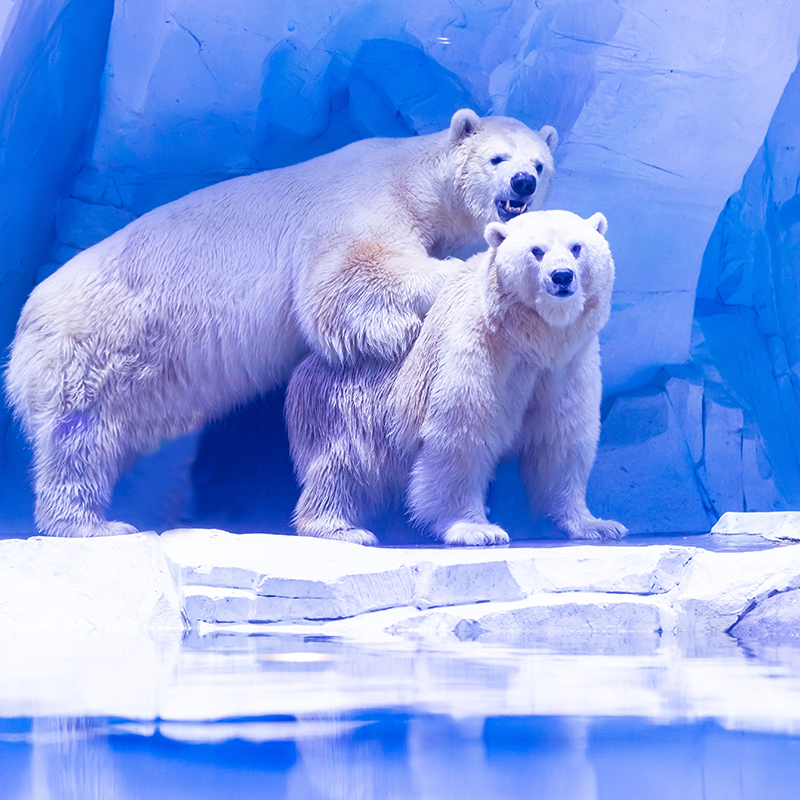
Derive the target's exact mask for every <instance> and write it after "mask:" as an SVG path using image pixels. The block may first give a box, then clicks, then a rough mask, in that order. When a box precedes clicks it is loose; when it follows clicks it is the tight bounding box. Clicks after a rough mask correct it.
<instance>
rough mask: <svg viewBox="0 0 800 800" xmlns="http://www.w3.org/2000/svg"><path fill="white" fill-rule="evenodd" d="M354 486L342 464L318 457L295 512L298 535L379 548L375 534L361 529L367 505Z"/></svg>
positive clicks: (307, 478) (304, 479) (311, 466)
mask: <svg viewBox="0 0 800 800" xmlns="http://www.w3.org/2000/svg"><path fill="white" fill-rule="evenodd" d="M354 484H355V481H354V480H353V476H352V475H351V474H350V471H349V470H347V469H346V468H345V467H344V466H343V465H341V464H338V463H337V462H336V460H335V459H334V458H330V457H327V456H324V455H322V456H318V457H317V458H316V459H315V460H314V461H313V462H312V463H311V465H310V466H309V468H308V470H307V471H306V473H305V476H304V478H303V490H302V492H301V493H300V499H299V501H298V503H297V507H296V508H295V511H294V516H293V522H294V526H295V530H296V531H297V535H298V536H316V537H318V538H320V539H337V540H339V541H342V542H351V543H352V544H363V545H376V544H377V543H378V539H377V537H376V536H375V534H374V533H372V532H371V531H368V530H366V529H365V528H362V527H360V524H359V523H360V519H361V517H362V514H363V507H364V504H363V502H361V498H360V497H359V495H360V494H361V492H360V491H359V488H358V487H356V486H355V485H354Z"/></svg>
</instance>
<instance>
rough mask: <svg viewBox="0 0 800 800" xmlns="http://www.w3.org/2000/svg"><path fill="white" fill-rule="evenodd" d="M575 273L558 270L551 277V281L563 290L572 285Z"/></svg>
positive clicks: (567, 270) (569, 270)
mask: <svg viewBox="0 0 800 800" xmlns="http://www.w3.org/2000/svg"><path fill="white" fill-rule="evenodd" d="M574 277H575V273H574V272H573V271H572V270H571V269H557V270H555V272H553V273H552V274H551V275H550V280H551V281H553V283H554V284H555V285H556V286H560V287H561V288H562V289H563V288H566V287H567V286H569V285H570V284H571V283H572V279H573V278H574Z"/></svg>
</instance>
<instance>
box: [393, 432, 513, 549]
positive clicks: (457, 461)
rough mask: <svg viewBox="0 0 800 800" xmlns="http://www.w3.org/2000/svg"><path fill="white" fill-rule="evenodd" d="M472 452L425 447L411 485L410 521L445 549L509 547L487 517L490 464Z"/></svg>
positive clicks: (452, 445) (451, 445) (428, 444)
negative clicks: (429, 530) (449, 546)
mask: <svg viewBox="0 0 800 800" xmlns="http://www.w3.org/2000/svg"><path fill="white" fill-rule="evenodd" d="M437 445H438V446H437ZM443 445H444V446H443ZM470 450H473V448H469V447H458V446H457V442H456V441H454V440H450V442H444V441H440V442H438V443H432V442H430V441H426V442H425V444H424V445H423V447H422V450H421V451H420V453H419V455H418V456H417V459H416V460H415V462H414V466H413V468H412V471H411V477H410V481H409V488H408V505H409V508H410V510H411V513H412V516H413V518H414V520H415V521H417V522H419V523H422V524H425V525H428V526H429V527H430V529H431V531H432V532H433V533H434V534H435V535H436V536H437V537H438V538H439V539H441V540H442V542H444V543H445V544H447V545H473V546H482V545H495V544H507V543H508V541H509V538H508V534H507V533H506V532H505V531H504V530H503V529H502V528H501V527H499V526H498V525H493V524H492V523H491V522H489V520H488V519H487V518H486V505H485V501H486V491H487V488H488V486H489V479H490V477H491V473H492V468H493V463H490V459H489V458H488V457H487V456H488V454H487V453H486V452H481V451H480V450H478V449H475V450H473V452H470Z"/></svg>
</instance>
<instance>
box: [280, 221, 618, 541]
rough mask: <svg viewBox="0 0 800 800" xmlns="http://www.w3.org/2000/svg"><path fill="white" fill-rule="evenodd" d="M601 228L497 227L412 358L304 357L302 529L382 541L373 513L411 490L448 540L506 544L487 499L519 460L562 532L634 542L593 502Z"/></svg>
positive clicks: (290, 417)
mask: <svg viewBox="0 0 800 800" xmlns="http://www.w3.org/2000/svg"><path fill="white" fill-rule="evenodd" d="M606 227H607V224H606V219H605V217H604V216H603V215H602V214H599V213H598V214H595V215H594V216H592V217H590V218H589V219H588V220H584V219H582V218H581V217H579V216H577V215H575V214H572V213H570V212H567V211H538V212H532V213H529V214H524V215H522V216H519V217H517V218H515V219H512V220H510V221H509V222H507V223H506V224H503V223H500V222H493V223H490V224H489V225H488V226H487V227H486V231H485V237H486V241H487V242H488V244H489V250H488V251H486V252H484V253H481V254H478V255H477V256H474V257H473V258H472V259H470V260H469V261H468V262H466V263H465V264H464V265H463V267H462V268H461V269H460V270H458V271H457V272H456V273H455V274H454V275H453V276H451V278H450V279H449V280H448V282H447V283H446V284H445V286H444V288H443V289H442V291H441V293H440V294H439V296H438V297H437V299H436V301H435V302H434V304H433V306H432V308H431V310H430V312H429V314H428V316H427V318H426V319H425V322H424V324H423V326H422V331H421V333H420V336H419V338H418V339H417V341H416V342H415V344H414V346H413V347H412V349H411V351H410V352H409V354H408V356H407V357H406V358H405V359H403V360H402V361H398V362H395V363H394V364H393V365H391V364H386V363H385V362H384V363H378V362H376V361H375V360H372V359H364V360H362V361H361V362H359V363H357V364H355V365H354V364H350V365H348V366H346V367H343V366H338V365H335V364H331V363H329V362H326V361H325V360H324V359H322V358H320V357H319V356H317V355H311V356H309V357H308V358H307V359H305V361H303V363H302V364H301V365H300V366H299V367H298V369H297V370H296V371H295V373H294V375H293V377H292V379H291V381H290V383H289V390H288V394H287V401H286V411H287V425H288V429H289V437H290V442H291V447H292V457H293V459H294V462H295V466H296V469H297V472H298V476H299V478H300V481H301V483H302V486H303V490H302V494H301V497H300V501H299V503H298V505H297V509H296V510H295V525H296V528H297V532H298V533H299V534H301V535H307V536H320V537H326V538H332V539H343V540H345V541H350V542H359V543H362V544H374V543H375V542H376V538H375V536H374V535H373V534H372V533H371V532H369V531H368V530H365V529H364V528H363V527H362V526H363V525H364V522H365V519H366V516H367V515H368V514H369V513H370V512H371V511H373V510H374V509H376V508H377V507H378V506H379V505H380V504H381V503H383V502H384V501H385V500H386V499H387V498H388V497H389V496H390V495H391V494H395V495H396V494H399V493H402V492H405V494H406V501H407V505H408V508H409V510H410V512H411V516H412V518H413V519H414V520H415V522H417V523H419V524H422V525H425V526H427V527H428V528H429V529H430V530H431V531H432V532H433V533H434V534H435V535H436V536H438V537H439V538H440V539H441V540H442V541H443V542H445V543H446V544H451V545H455V544H458V545H489V544H503V543H505V542H507V541H508V534H507V533H506V532H505V531H504V530H503V529H502V528H500V527H498V526H497V525H493V524H491V523H490V522H489V521H488V520H487V518H486V510H485V501H486V491H487V488H488V484H489V481H490V480H491V478H492V474H493V472H494V469H495V467H496V465H497V463H498V462H499V461H500V460H501V459H502V458H505V457H511V456H514V455H519V456H520V465H521V471H522V478H523V482H524V484H525V487H526V490H527V492H528V496H529V499H530V501H531V505H532V506H533V507H534V508H535V509H536V510H537V511H540V512H542V513H545V514H547V515H549V516H550V517H551V518H552V519H553V521H554V522H555V524H556V525H557V526H558V527H559V528H560V529H561V530H562V531H564V532H565V533H566V534H567V536H569V537H570V538H572V539H618V538H620V537H622V536H624V535H625V534H626V533H627V530H626V528H625V527H624V526H623V525H621V524H620V523H618V522H613V521H606V520H602V519H597V518H596V517H594V516H592V514H591V513H590V512H589V510H588V508H587V507H586V483H587V480H588V478H589V472H590V470H591V468H592V464H593V462H594V457H595V452H596V449H597V440H598V437H599V433H600V399H601V376H600V350H599V343H598V336H597V334H598V332H599V330H600V329H601V328H602V327H603V325H604V324H605V322H606V320H607V319H608V316H609V312H610V307H611V289H612V285H613V282H614V262H613V260H612V258H611V253H610V251H609V248H608V244H607V242H606V240H605V238H604V235H605V232H606Z"/></svg>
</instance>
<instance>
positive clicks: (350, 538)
mask: <svg viewBox="0 0 800 800" xmlns="http://www.w3.org/2000/svg"><path fill="white" fill-rule="evenodd" d="M298 534H299V535H300V536H315V537H316V538H317V539H335V540H336V541H339V542H350V543H351V544H363V545H369V546H374V545H376V544H378V537H377V536H375V534H374V533H372V532H371V531H368V530H365V529H364V528H324V529H323V528H316V529H309V528H308V527H306V528H305V529H304V530H302V531H300V530H298Z"/></svg>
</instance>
